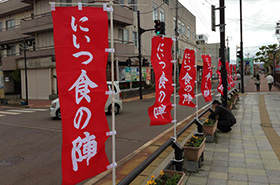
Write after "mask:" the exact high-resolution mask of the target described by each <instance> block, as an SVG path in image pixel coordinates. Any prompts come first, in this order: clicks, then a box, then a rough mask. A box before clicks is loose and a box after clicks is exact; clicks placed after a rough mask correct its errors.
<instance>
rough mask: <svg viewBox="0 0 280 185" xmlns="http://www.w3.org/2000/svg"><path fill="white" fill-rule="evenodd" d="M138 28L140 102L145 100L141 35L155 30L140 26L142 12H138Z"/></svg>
mask: <svg viewBox="0 0 280 185" xmlns="http://www.w3.org/2000/svg"><path fill="white" fill-rule="evenodd" d="M137 27H138V60H139V97H140V100H142V99H143V96H142V51H141V47H142V45H141V35H142V34H143V33H145V32H146V31H154V30H155V29H154V28H152V29H143V28H141V26H140V11H139V10H138V11H137Z"/></svg>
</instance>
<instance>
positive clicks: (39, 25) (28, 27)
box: [21, 6, 134, 35]
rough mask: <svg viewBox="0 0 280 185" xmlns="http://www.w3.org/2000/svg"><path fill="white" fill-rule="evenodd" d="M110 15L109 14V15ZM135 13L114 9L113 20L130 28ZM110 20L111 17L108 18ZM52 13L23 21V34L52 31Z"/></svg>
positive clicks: (124, 9) (128, 10)
mask: <svg viewBox="0 0 280 185" xmlns="http://www.w3.org/2000/svg"><path fill="white" fill-rule="evenodd" d="M108 14H109V13H108ZM133 18H134V15H133V11H132V10H131V9H130V8H128V7H118V6H115V7H114V12H113V19H114V21H113V22H114V24H118V25H122V26H128V25H132V24H133ZM108 19H110V16H108ZM52 29H53V22H52V14H51V12H48V13H44V14H39V15H35V16H32V17H29V18H25V19H22V20H21V32H22V33H23V34H29V35H33V34H34V33H38V32H42V31H47V30H52Z"/></svg>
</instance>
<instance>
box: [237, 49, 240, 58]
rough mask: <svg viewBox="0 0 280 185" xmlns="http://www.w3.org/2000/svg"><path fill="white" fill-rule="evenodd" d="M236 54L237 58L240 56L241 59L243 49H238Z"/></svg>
mask: <svg viewBox="0 0 280 185" xmlns="http://www.w3.org/2000/svg"><path fill="white" fill-rule="evenodd" d="M236 56H237V58H240V59H241V50H238V51H237V53H236Z"/></svg>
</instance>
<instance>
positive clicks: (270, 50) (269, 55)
mask: <svg viewBox="0 0 280 185" xmlns="http://www.w3.org/2000/svg"><path fill="white" fill-rule="evenodd" d="M274 54H275V58H276V65H279V57H280V56H279V47H278V45H277V44H271V45H267V46H261V47H260V48H259V51H258V52H257V53H256V57H255V58H254V62H262V63H264V68H265V69H266V71H267V72H269V73H270V72H271V71H272V70H273V59H274Z"/></svg>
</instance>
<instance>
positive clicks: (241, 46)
mask: <svg viewBox="0 0 280 185" xmlns="http://www.w3.org/2000/svg"><path fill="white" fill-rule="evenodd" d="M239 2H240V63H241V65H240V67H241V93H244V62H243V28H242V0H239Z"/></svg>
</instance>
